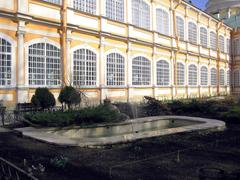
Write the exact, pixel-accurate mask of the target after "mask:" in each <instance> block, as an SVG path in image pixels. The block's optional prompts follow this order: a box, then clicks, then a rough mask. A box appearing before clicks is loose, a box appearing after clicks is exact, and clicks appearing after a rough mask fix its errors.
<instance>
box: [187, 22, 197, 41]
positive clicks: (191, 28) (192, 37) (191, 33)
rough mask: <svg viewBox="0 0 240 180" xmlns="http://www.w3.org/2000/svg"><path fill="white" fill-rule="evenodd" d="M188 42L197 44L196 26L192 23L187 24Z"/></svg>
mask: <svg viewBox="0 0 240 180" xmlns="http://www.w3.org/2000/svg"><path fill="white" fill-rule="evenodd" d="M188 40H189V42H190V43H193V44H197V25H196V24H194V23H193V22H189V23H188Z"/></svg>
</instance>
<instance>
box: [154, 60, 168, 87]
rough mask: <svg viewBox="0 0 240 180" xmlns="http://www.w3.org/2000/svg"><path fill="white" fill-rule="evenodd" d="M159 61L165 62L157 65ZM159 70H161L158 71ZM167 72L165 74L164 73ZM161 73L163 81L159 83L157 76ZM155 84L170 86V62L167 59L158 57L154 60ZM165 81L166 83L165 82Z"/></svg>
mask: <svg viewBox="0 0 240 180" xmlns="http://www.w3.org/2000/svg"><path fill="white" fill-rule="evenodd" d="M161 62H163V63H165V64H164V66H165V65H166V66H167V67H166V66H165V67H163V66H158V65H159V64H160V63H161ZM160 67H162V69H160ZM159 70H160V71H163V72H159ZM166 71H168V72H167V74H165V73H166ZM161 75H163V77H162V78H163V81H164V82H163V83H162V84H161V83H159V82H160V81H159V77H161ZM156 81H157V82H156V84H157V86H159V87H168V86H170V82H171V69H170V63H169V62H168V61H167V60H164V59H159V60H158V61H157V62H156ZM166 82H167V83H166Z"/></svg>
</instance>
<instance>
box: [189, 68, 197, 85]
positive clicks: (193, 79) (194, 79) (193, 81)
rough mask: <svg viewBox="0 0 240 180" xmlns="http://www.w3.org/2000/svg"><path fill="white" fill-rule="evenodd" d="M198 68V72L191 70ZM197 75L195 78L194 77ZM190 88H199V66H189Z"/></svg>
mask: <svg viewBox="0 0 240 180" xmlns="http://www.w3.org/2000/svg"><path fill="white" fill-rule="evenodd" d="M191 67H194V68H196V72H191V71H190V70H191V69H190V68H191ZM194 74H195V76H196V77H195V76H193V75H194ZM188 86H191V87H196V86H198V66H197V65H196V64H189V65H188Z"/></svg>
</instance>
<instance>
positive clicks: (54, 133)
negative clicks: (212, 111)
mask: <svg viewBox="0 0 240 180" xmlns="http://www.w3.org/2000/svg"><path fill="white" fill-rule="evenodd" d="M167 118H168V119H169V118H171V119H182V120H189V121H194V122H200V123H197V124H193V125H186V126H182V127H175V128H168V129H161V130H159V129H156V130H149V131H143V132H137V133H135V132H134V133H126V134H122V135H116V134H115V135H112V136H99V137H82V136H81V135H80V134H78V136H68V134H72V132H73V129H70V130H66V131H65V130H64V132H62V133H60V134H59V133H58V132H59V131H61V130H60V129H56V128H33V127H26V128H19V129H15V130H16V131H18V132H21V133H22V135H23V136H26V137H30V138H33V139H37V140H39V141H42V142H47V143H50V144H57V145H64V146H80V147H98V146H102V145H108V144H116V143H126V142H130V141H134V140H138V139H144V138H150V137H157V136H163V135H169V134H176V133H181V132H192V131H197V130H208V131H209V130H213V131H217V130H223V129H225V122H223V121H219V120H213V119H204V118H196V117H183V116H159V117H151V118H148V119H149V120H152V119H158V120H159V119H165V120H166V119H167ZM136 120H138V121H145V120H146V118H140V119H136ZM133 121H135V120H133ZM125 123H126V122H125ZM120 124H121V123H120ZM106 128H109V127H106ZM85 130H86V131H89V129H88V128H86V129H85ZM92 130H93V131H95V128H92V129H91V131H92ZM98 130H99V129H97V128H96V131H98Z"/></svg>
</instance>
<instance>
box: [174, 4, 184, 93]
mask: <svg viewBox="0 0 240 180" xmlns="http://www.w3.org/2000/svg"><path fill="white" fill-rule="evenodd" d="M181 3H182V0H177V4H176V5H175V6H174V7H173V8H172V13H173V31H174V32H173V34H174V37H175V39H176V46H177V51H176V52H175V56H174V86H175V95H176V86H177V55H178V53H179V51H180V47H179V39H180V38H179V35H178V32H177V20H176V9H177V8H178V6H179V5H180V4H181ZM172 5H174V0H172Z"/></svg>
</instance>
